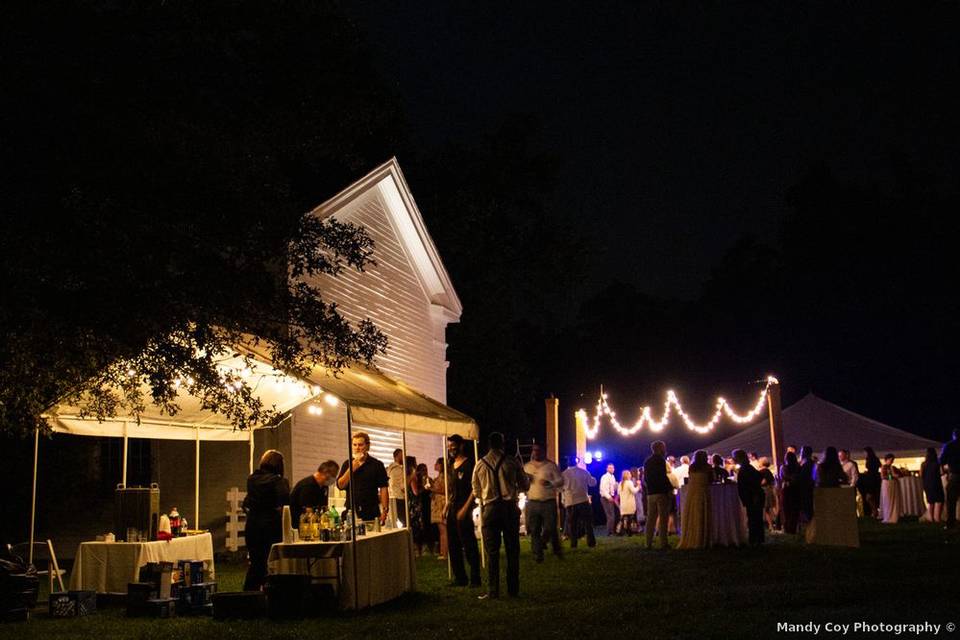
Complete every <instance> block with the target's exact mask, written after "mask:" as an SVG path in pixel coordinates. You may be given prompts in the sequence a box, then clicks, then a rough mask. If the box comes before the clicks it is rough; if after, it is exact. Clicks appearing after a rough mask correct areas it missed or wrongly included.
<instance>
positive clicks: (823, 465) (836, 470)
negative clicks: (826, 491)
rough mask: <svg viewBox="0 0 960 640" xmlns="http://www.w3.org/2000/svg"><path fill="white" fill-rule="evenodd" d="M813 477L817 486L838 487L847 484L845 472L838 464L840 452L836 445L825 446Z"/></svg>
mask: <svg viewBox="0 0 960 640" xmlns="http://www.w3.org/2000/svg"><path fill="white" fill-rule="evenodd" d="M814 479H815V480H816V482H817V486H818V487H831V488H835V487H839V486H840V485H842V484H847V474H846V473H845V472H844V470H843V465H842V464H840V454H839V453H838V452H837V448H836V447H827V448H826V449H825V450H824V452H823V460H821V461H820V464H818V465H817V467H816V471H815V473H814Z"/></svg>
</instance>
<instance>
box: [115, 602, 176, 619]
mask: <svg viewBox="0 0 960 640" xmlns="http://www.w3.org/2000/svg"><path fill="white" fill-rule="evenodd" d="M176 615H177V601H176V600H174V599H173V598H166V599H164V600H161V599H159V598H155V599H151V600H147V601H146V602H144V603H142V604H132V603H128V604H127V616H129V617H131V618H173V617H174V616H176Z"/></svg>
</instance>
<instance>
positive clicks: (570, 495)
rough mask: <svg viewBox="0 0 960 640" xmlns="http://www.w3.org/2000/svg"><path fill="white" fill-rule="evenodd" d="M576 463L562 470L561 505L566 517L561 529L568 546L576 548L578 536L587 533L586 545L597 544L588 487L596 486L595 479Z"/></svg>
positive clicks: (592, 545) (579, 463)
mask: <svg viewBox="0 0 960 640" xmlns="http://www.w3.org/2000/svg"><path fill="white" fill-rule="evenodd" d="M582 465H583V463H582V462H580V461H579V460H577V463H576V464H575V465H573V466H571V467H568V468H567V469H565V470H564V471H563V474H562V475H563V506H564V509H565V510H566V515H567V519H566V522H565V523H564V526H563V530H564V532H565V533H566V534H567V538H569V540H570V548H571V549H576V548H577V542H578V541H579V539H580V536H581V535H583V534H584V533H585V534H586V535H587V546H588V547H595V546H597V539H596V538H595V537H594V534H593V509H592V508H591V506H590V493H589V492H590V487H595V486H597V479H596V478H594V477H593V476H592V475H590V472H589V471H587V470H586V469H585V468H584V467H583V466H582Z"/></svg>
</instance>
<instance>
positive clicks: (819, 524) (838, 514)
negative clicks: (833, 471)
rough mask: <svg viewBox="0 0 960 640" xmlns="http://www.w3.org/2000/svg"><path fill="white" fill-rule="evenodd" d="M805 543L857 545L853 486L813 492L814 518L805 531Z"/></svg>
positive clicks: (858, 537)
mask: <svg viewBox="0 0 960 640" xmlns="http://www.w3.org/2000/svg"><path fill="white" fill-rule="evenodd" d="M804 535H805V539H806V542H807V544H824V545H835V546H841V547H859V546H860V530H859V527H858V525H857V490H856V489H854V488H852V487H837V488H830V489H828V488H823V487H817V488H816V489H814V491H813V520H811V521H810V524H809V525H808V526H807V530H806V531H805V532H804Z"/></svg>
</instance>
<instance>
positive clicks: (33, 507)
mask: <svg viewBox="0 0 960 640" xmlns="http://www.w3.org/2000/svg"><path fill="white" fill-rule="evenodd" d="M39 449H40V428H39V427H34V429H33V494H32V497H31V498H30V559H29V560H28V562H29V563H30V564H33V540H34V535H35V533H34V531H35V529H36V518H37V452H38V451H39Z"/></svg>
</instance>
